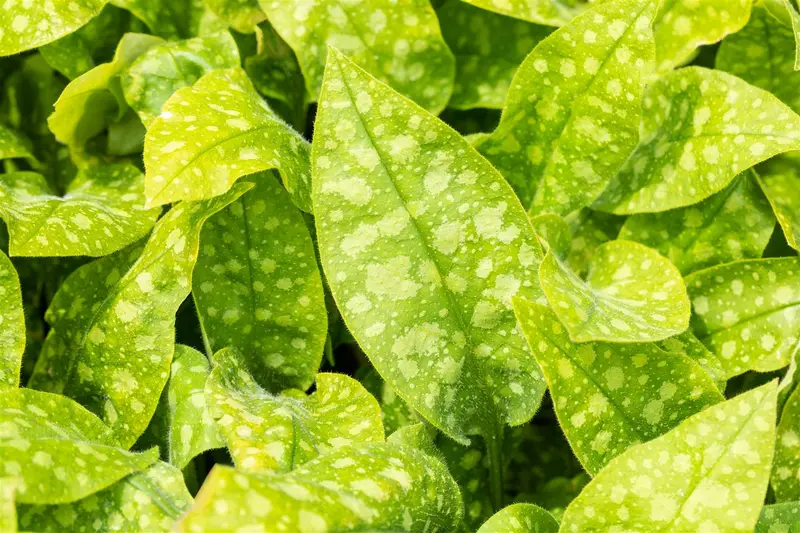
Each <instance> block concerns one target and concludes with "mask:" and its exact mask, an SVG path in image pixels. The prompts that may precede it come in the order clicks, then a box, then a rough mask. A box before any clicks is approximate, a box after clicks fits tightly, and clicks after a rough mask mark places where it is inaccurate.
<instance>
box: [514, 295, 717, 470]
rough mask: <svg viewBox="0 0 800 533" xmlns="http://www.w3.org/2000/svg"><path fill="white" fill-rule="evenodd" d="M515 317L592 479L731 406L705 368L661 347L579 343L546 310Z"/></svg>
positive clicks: (518, 303)
mask: <svg viewBox="0 0 800 533" xmlns="http://www.w3.org/2000/svg"><path fill="white" fill-rule="evenodd" d="M514 311H515V312H516V314H517V319H518V320H519V323H520V327H521V328H522V331H523V332H524V333H525V336H526V337H527V338H528V343H529V344H530V345H531V349H532V351H533V354H534V356H535V357H536V361H538V363H539V365H540V366H541V367H542V372H544V376H545V378H546V379H547V383H548V386H549V388H550V395H551V396H552V398H553V403H554V405H555V408H556V414H557V415H558V420H559V422H560V423H561V427H562V428H563V429H564V433H565V434H566V436H567V438H568V439H569V442H570V444H571V446H572V449H573V450H574V452H575V455H576V456H577V457H578V459H579V460H580V461H581V464H583V466H584V467H585V468H586V470H587V471H588V472H589V473H590V474H596V473H597V472H598V471H600V469H602V468H603V467H604V466H605V465H606V464H607V463H608V462H609V461H610V460H611V459H613V458H614V457H616V456H617V455H619V454H620V453H622V452H623V451H625V450H627V449H628V448H630V447H631V446H633V445H634V444H638V443H640V442H647V441H649V440H652V439H654V438H656V437H658V436H660V435H663V434H664V433H666V432H668V431H669V430H671V429H672V428H674V427H675V426H676V425H678V423H680V422H681V421H683V420H684V419H685V418H687V417H689V416H691V415H693V414H695V413H698V412H700V411H702V410H703V409H705V408H706V407H708V406H710V405H713V404H715V403H718V402H721V401H723V400H724V398H723V397H722V395H721V394H720V392H719V391H718V390H717V388H716V386H715V385H714V382H713V381H711V378H710V377H709V376H708V374H706V373H705V372H704V371H703V369H702V368H701V367H700V365H698V364H697V363H695V362H694V361H692V360H691V359H689V358H688V357H686V356H683V355H681V354H678V353H667V352H665V351H663V350H661V349H660V348H658V347H657V346H656V345H654V344H618V343H604V342H602V343H601V342H595V343H586V344H573V343H572V342H571V341H570V338H569V336H568V335H567V332H566V331H565V330H564V328H563V327H562V326H561V324H560V323H559V321H558V318H557V317H556V316H555V314H553V312H552V311H550V310H548V309H547V308H546V307H544V306H541V305H538V304H535V303H531V302H527V301H525V300H522V299H520V298H516V299H515V300H514Z"/></svg>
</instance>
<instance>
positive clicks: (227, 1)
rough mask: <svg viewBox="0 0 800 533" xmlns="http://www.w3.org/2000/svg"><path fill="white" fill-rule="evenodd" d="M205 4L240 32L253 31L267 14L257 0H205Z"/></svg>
mask: <svg viewBox="0 0 800 533" xmlns="http://www.w3.org/2000/svg"><path fill="white" fill-rule="evenodd" d="M206 6H208V8H209V9H210V10H211V11H212V12H213V13H214V14H215V15H217V16H218V17H219V18H221V19H222V20H223V21H225V22H226V23H227V24H229V25H230V27H231V28H233V29H234V30H236V31H238V32H240V33H253V31H255V28H256V25H257V24H259V23H261V22H263V21H264V20H265V19H266V18H267V16H266V15H265V14H264V12H263V11H261V8H260V7H258V0H206Z"/></svg>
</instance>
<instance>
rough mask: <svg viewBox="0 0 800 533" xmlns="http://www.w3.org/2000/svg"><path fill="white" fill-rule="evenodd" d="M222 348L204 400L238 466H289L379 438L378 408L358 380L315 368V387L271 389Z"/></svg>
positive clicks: (284, 468) (280, 468)
mask: <svg viewBox="0 0 800 533" xmlns="http://www.w3.org/2000/svg"><path fill="white" fill-rule="evenodd" d="M240 359H241V357H240V356H239V355H238V354H237V353H236V352H235V351H234V350H232V349H230V348H226V349H224V350H222V351H220V352H218V353H217V354H216V355H215V356H214V370H213V371H212V372H211V375H210V377H209V379H208V382H207V383H206V402H207V404H208V407H209V409H210V410H211V414H212V415H213V416H214V419H215V420H216V421H217V424H218V425H219V428H220V431H221V432H222V434H223V435H224V436H225V439H226V440H227V441H228V448H229V449H230V452H231V455H232V456H233V458H234V460H235V461H236V466H237V467H238V468H239V470H241V471H247V472H258V471H276V472H288V471H290V470H293V469H295V468H297V467H298V466H300V465H302V464H303V463H306V462H308V461H310V460H311V459H314V458H315V457H317V456H319V455H322V454H324V453H326V452H328V451H329V450H331V449H336V448H339V447H342V446H348V445H351V444H353V443H355V442H383V425H382V424H381V412H380V407H378V403H377V402H376V401H375V398H373V397H372V395H370V394H369V393H368V392H367V391H366V389H364V387H362V386H361V384H360V383H359V382H358V381H355V380H354V379H352V378H350V377H347V376H345V375H343V374H317V391H316V392H315V393H313V394H312V395H311V396H306V395H305V394H303V393H302V392H300V391H296V390H295V391H286V392H284V394H282V395H273V394H270V393H269V392H267V391H265V390H264V389H262V388H261V387H260V386H259V385H258V384H257V383H256V382H255V381H254V380H253V378H252V377H251V376H250V375H249V374H248V373H247V370H246V369H245V367H244V366H243V365H242V363H241V361H240Z"/></svg>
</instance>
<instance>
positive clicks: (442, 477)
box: [180, 444, 463, 533]
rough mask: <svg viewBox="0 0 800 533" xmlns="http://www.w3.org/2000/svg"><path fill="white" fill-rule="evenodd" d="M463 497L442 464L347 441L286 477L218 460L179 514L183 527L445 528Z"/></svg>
mask: <svg viewBox="0 0 800 533" xmlns="http://www.w3.org/2000/svg"><path fill="white" fill-rule="evenodd" d="M462 513H463V510H462V508H461V498H460V495H459V493H458V486H456V484H455V482H454V481H453V479H452V478H451V477H450V474H449V473H448V472H447V469H446V468H445V466H444V465H443V464H441V463H440V462H439V461H438V460H436V459H434V458H432V457H430V456H429V455H427V454H425V453H424V452H420V451H417V450H414V449H411V448H405V447H396V446H392V445H387V444H370V445H364V446H359V447H345V448H341V449H339V450H336V451H334V452H331V453H329V454H326V455H322V456H320V457H319V458H317V459H316V460H314V461H312V462H309V463H306V464H305V465H303V466H301V467H299V468H297V469H295V470H293V471H292V472H289V473H288V474H284V475H263V474H262V475H259V474H245V473H240V472H237V471H235V470H233V469H232V468H229V467H225V466H219V465H218V466H216V467H214V469H213V470H212V471H211V474H209V477H208V478H207V479H206V481H205V483H204V484H203V488H202V489H201V491H200V493H199V494H198V495H197V502H196V503H195V505H194V507H193V508H192V509H191V511H189V513H188V514H187V515H185V516H184V518H183V520H182V521H181V524H180V526H181V527H182V530H183V531H220V530H231V529H237V528H242V529H257V528H259V527H265V526H266V527H269V526H270V525H272V524H275V523H277V522H278V521H280V523H281V525H284V526H285V529H286V530H287V531H298V532H302V533H317V532H320V531H342V532H344V531H366V530H368V531H370V532H374V533H378V532H395V531H400V530H402V531H423V530H427V531H449V530H451V529H452V528H453V526H454V525H455V524H457V523H458V522H459V521H460V520H461V516H462Z"/></svg>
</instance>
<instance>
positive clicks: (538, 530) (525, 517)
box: [478, 503, 558, 533]
mask: <svg viewBox="0 0 800 533" xmlns="http://www.w3.org/2000/svg"><path fill="white" fill-rule="evenodd" d="M534 532H535V533H558V521H557V520H556V519H555V518H553V515H551V514H550V513H548V512H547V511H545V510H544V509H542V508H541V507H537V506H536V505H532V504H530V503H517V504H514V505H509V506H508V507H506V508H505V509H503V510H501V511H499V512H497V513H496V514H495V515H494V516H492V517H491V518H490V519H489V520H487V521H486V522H485V523H484V524H483V525H482V526H481V527H480V529H478V533H534Z"/></svg>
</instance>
